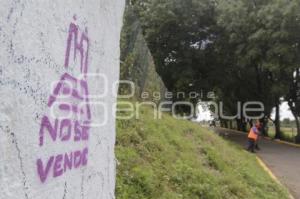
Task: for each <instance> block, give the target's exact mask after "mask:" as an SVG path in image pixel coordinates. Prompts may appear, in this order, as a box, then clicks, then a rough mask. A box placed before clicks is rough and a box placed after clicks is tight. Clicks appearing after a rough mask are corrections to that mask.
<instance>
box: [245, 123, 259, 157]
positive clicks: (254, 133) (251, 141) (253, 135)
mask: <svg viewBox="0 0 300 199" xmlns="http://www.w3.org/2000/svg"><path fill="white" fill-rule="evenodd" d="M259 128H260V124H259V122H257V123H256V124H255V125H253V126H252V128H251V129H250V131H249V134H248V148H247V150H248V151H250V152H252V153H255V151H254V149H255V146H256V144H257V140H258V136H259Z"/></svg>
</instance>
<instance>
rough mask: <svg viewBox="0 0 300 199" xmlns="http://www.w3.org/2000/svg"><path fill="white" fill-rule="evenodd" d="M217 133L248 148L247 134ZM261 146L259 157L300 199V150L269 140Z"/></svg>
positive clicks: (225, 131)
mask: <svg viewBox="0 0 300 199" xmlns="http://www.w3.org/2000/svg"><path fill="white" fill-rule="evenodd" d="M217 132H218V133H220V134H221V135H223V136H224V137H225V138H226V139H229V140H231V141H233V142H235V143H237V144H239V145H241V146H242V147H246V146H247V134H246V133H245V134H243V133H239V132H235V131H231V130H224V129H217ZM259 146H260V148H261V150H260V151H257V155H258V156H259V157H260V158H261V159H262V160H263V161H264V163H265V164H266V165H267V166H268V167H269V168H270V169H271V171H272V172H273V173H274V174H275V175H276V177H278V179H279V180H280V181H281V182H282V183H283V184H285V185H286V186H287V187H288V188H289V190H290V192H291V194H292V195H293V196H294V197H295V198H296V199H300V156H299V154H300V148H298V147H293V146H289V145H286V144H280V143H277V142H274V141H271V140H267V139H261V140H260V141H259Z"/></svg>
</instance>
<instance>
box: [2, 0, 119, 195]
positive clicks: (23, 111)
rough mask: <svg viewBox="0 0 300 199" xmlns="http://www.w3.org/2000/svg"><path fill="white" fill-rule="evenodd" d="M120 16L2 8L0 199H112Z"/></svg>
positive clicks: (61, 1)
mask: <svg viewBox="0 0 300 199" xmlns="http://www.w3.org/2000/svg"><path fill="white" fill-rule="evenodd" d="M123 10H124V0H86V1H83V0H43V1H33V0H31V1H29V0H13V1H12V0H1V6H0V96H1V98H0V198H1V199H60V198H61V199H79V198H80V199H83V198H84V199H94V198H97V199H106V198H114V187H115V159H114V142H115V118H114V116H113V114H112V112H113V111H112V107H113V104H114V103H115V102H116V97H115V96H116V95H115V94H116V92H117V90H116V88H113V87H112V85H113V83H114V82H115V81H116V80H117V79H118V77H119V54H120V51H119V40H120V31H121V25H122V15H123ZM90 74H92V75H90ZM99 74H101V75H99ZM87 94H89V95H87ZM95 95H99V96H95ZM53 110H54V112H51V111H53ZM67 113H68V114H69V113H70V114H71V115H70V116H68V117H66V116H65V115H66V114H67ZM79 116H80V117H79ZM64 118H68V119H64Z"/></svg>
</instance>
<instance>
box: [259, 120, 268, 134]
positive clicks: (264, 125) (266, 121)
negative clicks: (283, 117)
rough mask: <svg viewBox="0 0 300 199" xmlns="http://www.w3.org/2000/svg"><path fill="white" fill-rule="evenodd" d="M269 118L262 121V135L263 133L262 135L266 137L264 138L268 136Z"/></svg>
mask: <svg viewBox="0 0 300 199" xmlns="http://www.w3.org/2000/svg"><path fill="white" fill-rule="evenodd" d="M267 118H268V117H266V118H263V119H261V121H260V122H261V124H262V128H261V133H262V135H264V136H267V135H268V132H267V128H266V127H267V123H268V119H267Z"/></svg>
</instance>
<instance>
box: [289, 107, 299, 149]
mask: <svg viewBox="0 0 300 199" xmlns="http://www.w3.org/2000/svg"><path fill="white" fill-rule="evenodd" d="M289 105H290V104H289ZM290 109H291V111H292V114H293V116H294V118H295V122H296V126H297V135H296V136H295V143H297V144H298V143H300V121H299V117H298V116H297V113H295V111H294V109H293V107H291V106H290Z"/></svg>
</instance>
